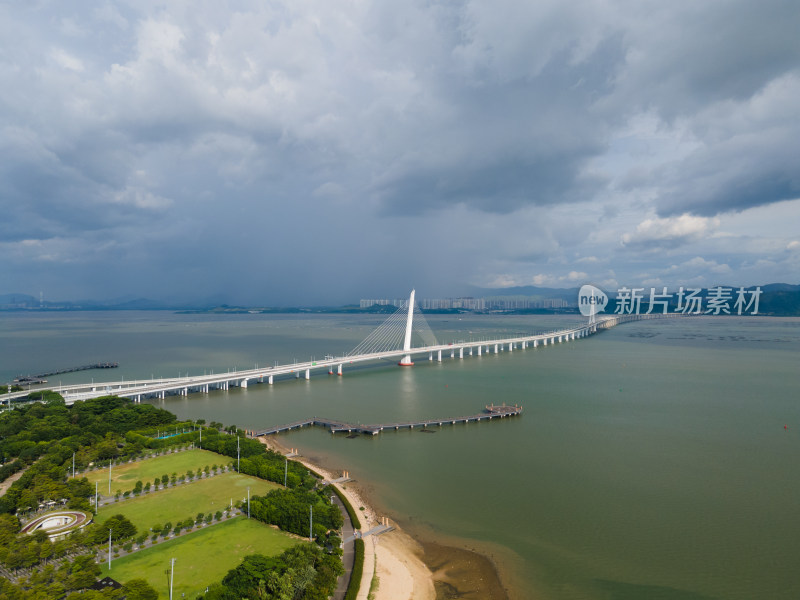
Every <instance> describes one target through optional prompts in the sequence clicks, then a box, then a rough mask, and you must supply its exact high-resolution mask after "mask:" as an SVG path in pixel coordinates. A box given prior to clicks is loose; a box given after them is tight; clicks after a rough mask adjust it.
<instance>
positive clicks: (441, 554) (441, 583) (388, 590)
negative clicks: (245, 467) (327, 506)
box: [258, 437, 509, 600]
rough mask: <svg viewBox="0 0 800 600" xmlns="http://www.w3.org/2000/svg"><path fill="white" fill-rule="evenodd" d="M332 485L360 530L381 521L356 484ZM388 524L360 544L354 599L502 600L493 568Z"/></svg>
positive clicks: (270, 442) (325, 472)
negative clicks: (344, 499)
mask: <svg viewBox="0 0 800 600" xmlns="http://www.w3.org/2000/svg"><path fill="white" fill-rule="evenodd" d="M258 439H259V441H261V442H262V443H263V444H264V445H266V446H267V447H268V448H271V449H272V450H275V451H276V452H280V453H281V454H284V455H285V454H286V453H287V452H288V448H286V447H285V446H283V445H282V444H281V443H280V442H279V441H278V440H277V439H275V437H271V438H270V439H264V438H258ZM292 460H296V461H297V462H299V463H301V464H303V465H305V466H306V467H308V468H309V469H312V470H314V471H315V472H317V473H319V474H320V475H322V476H323V477H325V478H326V479H328V480H333V479H336V478H337V477H338V476H339V475H338V473H335V472H332V471H331V470H330V469H329V468H327V467H326V466H323V465H321V464H320V463H321V462H322V461H321V460H319V459H317V460H313V461H312V460H310V459H309V458H307V457H302V456H298V457H295V458H293V459H292ZM334 485H336V487H337V489H339V490H340V491H341V493H342V494H343V495H345V496H346V497H347V499H348V501H349V502H350V504H352V506H353V508H355V509H356V510H357V511H358V514H359V519H360V520H361V521H363V522H362V530H363V531H367V530H369V529H370V528H371V527H374V526H376V525H378V524H379V523H380V519H381V517H384V516H386V515H383V514H380V513H379V512H378V511H377V510H376V507H375V505H374V503H373V502H371V501H370V500H369V498H368V497H367V496H366V494H365V492H364V488H363V486H361V485H359V484H358V483H356V482H354V481H349V482H347V483H344V484H334ZM362 507H363V510H361V509H362ZM390 522H391V524H392V525H393V527H394V528H395V529H394V530H393V531H391V532H388V533H385V534H383V535H380V536H369V537H367V538H365V539H364V548H365V556H364V570H363V573H362V577H361V585H360V588H359V593H358V600H368V599H369V600H411V599H414V600H445V599H448V598H464V599H465V600H472V599H475V600H478V599H497V600H508V597H509V596H508V593H507V591H506V590H505V588H504V586H503V584H502V582H501V580H500V576H499V573H498V569H497V567H496V566H495V565H494V563H493V562H492V560H491V559H490V558H489V557H487V556H484V555H483V554H480V553H478V552H475V551H472V550H468V549H466V548H460V547H456V546H449V545H445V544H442V543H440V542H439V541H437V540H434V539H430V540H429V539H417V538H415V537H412V536H411V535H409V534H408V533H407V532H406V531H404V530H403V529H402V528H401V527H400V526H399V525H398V524H397V523H396V522H395V521H394V520H390ZM426 537H427V536H426ZM373 578H376V580H377V589H373V590H372V593H371V594H370V588H371V586H372V584H373Z"/></svg>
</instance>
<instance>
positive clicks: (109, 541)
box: [108, 529, 111, 572]
mask: <svg viewBox="0 0 800 600" xmlns="http://www.w3.org/2000/svg"><path fill="white" fill-rule="evenodd" d="M108 571H109V572H111V530H110V529H109V530H108Z"/></svg>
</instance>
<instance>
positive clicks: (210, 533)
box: [102, 517, 299, 600]
mask: <svg viewBox="0 0 800 600" xmlns="http://www.w3.org/2000/svg"><path fill="white" fill-rule="evenodd" d="M297 543H299V540H297V539H294V538H291V537H289V536H288V535H286V534H284V533H281V532H280V531H278V530H276V529H272V528H271V527H268V526H267V525H264V524H262V523H259V522H257V521H254V520H252V519H250V520H248V519H246V518H243V517H237V518H236V519H232V520H230V521H226V522H224V523H220V524H219V525H214V526H213V527H207V528H205V529H201V530H199V531H196V532H194V533H191V534H189V535H185V536H183V537H180V538H177V539H174V540H170V541H166V542H159V543H158V544H157V545H155V546H153V547H152V548H148V549H147V550H142V551H141V552H136V553H134V554H131V555H129V556H126V557H124V558H120V559H117V560H113V561H112V562H111V571H110V572H109V570H108V564H107V563H104V564H103V565H102V569H103V577H105V576H106V575H110V576H111V577H113V578H114V579H116V580H117V581H119V582H122V583H125V582H126V581H129V580H130V579H136V578H144V579H146V580H147V581H148V583H150V585H152V586H153V587H154V588H155V589H156V590H157V591H158V593H159V597H160V598H169V575H168V573H169V568H170V559H172V558H174V559H176V560H175V574H174V580H173V598H182V597H183V596H181V594H186V598H191V599H192V600H194V598H195V597H196V596H197V594H202V593H203V592H204V591H205V589H206V587H207V586H209V585H211V584H212V583H215V582H218V581H221V580H222V578H223V577H225V575H226V574H227V573H228V571H229V570H230V569H232V568H234V567H236V566H237V565H238V564H239V563H240V562H241V560H242V558H243V557H244V556H247V555H248V554H265V555H267V556H272V555H276V554H280V553H281V552H283V551H284V550H286V549H287V548H289V547H291V546H293V545H294V544H297ZM165 571H166V573H165Z"/></svg>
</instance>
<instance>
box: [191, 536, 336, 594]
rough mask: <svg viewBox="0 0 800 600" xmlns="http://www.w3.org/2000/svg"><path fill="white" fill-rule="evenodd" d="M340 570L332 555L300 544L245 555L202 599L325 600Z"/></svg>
mask: <svg viewBox="0 0 800 600" xmlns="http://www.w3.org/2000/svg"><path fill="white" fill-rule="evenodd" d="M343 572H344V568H343V567H342V562H341V560H340V559H339V557H338V556H336V555H335V554H328V553H326V552H324V551H323V550H322V548H320V547H319V546H316V545H313V544H303V545H299V546H294V547H292V548H290V549H289V550H286V551H285V552H284V553H283V554H281V555H280V556H272V557H267V556H263V555H261V554H253V555H250V556H246V557H245V558H244V560H243V561H242V563H241V564H240V565H239V566H238V567H236V568H235V569H232V570H231V571H229V572H228V574H227V575H226V576H225V578H224V579H223V580H222V582H221V583H219V584H216V585H213V586H211V587H210V589H209V591H208V593H206V594H205V596H203V598H204V600H240V599H241V598H259V599H263V600H301V599H302V600H327V598H329V597H330V596H331V595H332V594H333V591H334V590H335V589H336V579H337V578H338V577H339V575H341V574H342V573H343Z"/></svg>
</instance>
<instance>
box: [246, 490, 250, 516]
mask: <svg viewBox="0 0 800 600" xmlns="http://www.w3.org/2000/svg"><path fill="white" fill-rule="evenodd" d="M247 518H248V519H249V518H250V487H248V488H247Z"/></svg>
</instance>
